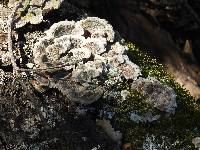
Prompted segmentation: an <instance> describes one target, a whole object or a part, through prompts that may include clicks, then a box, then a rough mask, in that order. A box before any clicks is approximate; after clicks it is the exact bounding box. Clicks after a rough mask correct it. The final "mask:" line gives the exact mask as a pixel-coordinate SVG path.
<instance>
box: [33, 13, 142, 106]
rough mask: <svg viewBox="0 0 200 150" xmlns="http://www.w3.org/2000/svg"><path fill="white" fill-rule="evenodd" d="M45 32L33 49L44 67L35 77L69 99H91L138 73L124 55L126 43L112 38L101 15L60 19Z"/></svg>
mask: <svg viewBox="0 0 200 150" xmlns="http://www.w3.org/2000/svg"><path fill="white" fill-rule="evenodd" d="M45 33H46V36H44V37H43V38H41V39H40V40H39V42H37V43H36V44H35V47H34V49H33V56H34V63H35V65H36V68H37V69H39V70H43V71H40V73H38V74H40V75H38V74H37V75H35V78H36V80H37V82H38V83H39V84H41V85H43V86H47V87H53V88H56V89H58V90H60V91H61V92H62V93H63V94H64V95H66V96H67V97H68V98H69V99H70V100H72V101H78V102H81V103H84V104H89V103H92V102H94V101H96V100H98V99H99V98H100V97H101V96H102V95H103V94H104V91H105V90H106V89H108V86H112V85H113V84H117V83H118V82H119V81H122V80H123V79H127V80H128V79H133V80H134V79H136V78H137V77H138V76H139V75H140V69H139V67H138V66H137V65H136V64H134V63H132V62H131V61H130V60H129V58H128V56H127V55H126V50H127V47H126V46H125V44H123V43H122V42H121V41H117V40H116V39H115V32H114V31H113V28H112V26H111V25H110V24H108V22H107V21H106V20H104V19H100V18H97V17H87V18H86V19H82V20H80V21H77V22H75V21H67V20H66V21H61V22H58V23H55V24H53V25H52V26H51V27H50V29H49V30H47V31H46V32H45ZM41 72H43V73H42V74H43V76H41ZM44 76H45V77H44ZM109 80H112V82H108V81H109ZM105 83H112V84H111V85H109V84H105Z"/></svg>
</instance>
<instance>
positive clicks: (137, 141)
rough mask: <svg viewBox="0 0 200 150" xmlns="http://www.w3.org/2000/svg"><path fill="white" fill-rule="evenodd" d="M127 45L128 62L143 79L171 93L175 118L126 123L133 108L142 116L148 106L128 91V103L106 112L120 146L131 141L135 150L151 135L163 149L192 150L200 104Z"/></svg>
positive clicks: (199, 125)
mask: <svg viewBox="0 0 200 150" xmlns="http://www.w3.org/2000/svg"><path fill="white" fill-rule="evenodd" d="M127 46H128V48H129V51H128V55H129V56H130V59H131V61H132V62H134V63H135V64H137V65H138V66H139V67H140V68H141V70H142V76H143V77H147V76H150V77H154V78H156V79H157V80H159V81H160V82H162V83H163V84H166V85H168V86H170V87H172V88H173V89H174V90H175V92H176V94H177V98H176V101H177V105H178V106H177V109H176V113H175V115H171V116H167V115H166V114H164V113H163V114H162V112H160V113H161V118H160V119H159V120H157V121H155V122H153V123H134V122H133V121H131V120H130V117H129V114H130V112H131V111H132V110H136V109H137V110H138V111H139V112H140V113H143V112H144V111H145V110H146V109H149V108H151V106H149V105H148V104H146V103H145V102H144V99H145V97H144V96H143V95H141V94H140V93H138V92H137V91H134V90H133V89H131V94H130V96H129V97H128V100H126V101H124V102H122V103H120V104H119V103H118V104H112V105H109V109H110V110H111V111H113V112H114V113H115V115H114V117H113V118H112V119H111V121H112V123H113V126H114V127H115V129H116V130H120V131H121V132H122V133H123V143H127V142H131V143H133V145H135V147H137V148H138V149H139V148H142V147H143V142H144V140H145V138H146V136H147V135H153V136H154V141H153V142H154V143H157V144H162V143H163V142H164V143H165V147H163V149H166V148H167V149H187V150H188V149H194V145H193V144H192V139H193V138H194V137H197V136H200V121H199V118H200V105H199V104H198V103H196V101H195V100H194V98H193V97H192V96H191V95H190V94H189V92H188V91H186V90H185V89H183V88H182V87H181V86H180V85H179V84H178V83H176V82H175V80H174V79H173V78H172V77H171V76H170V75H169V74H168V73H166V72H165V71H164V68H163V66H162V65H161V64H159V63H157V61H156V60H155V59H152V58H151V57H150V56H148V55H147V54H144V53H143V52H141V50H139V49H138V48H136V46H135V45H133V44H131V43H128V44H127ZM119 87H120V88H121V89H122V90H123V89H127V88H129V86H128V83H127V84H126V83H123V84H122V85H119ZM129 90H130V89H129Z"/></svg>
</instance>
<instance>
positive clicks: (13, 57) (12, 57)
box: [8, 2, 22, 76]
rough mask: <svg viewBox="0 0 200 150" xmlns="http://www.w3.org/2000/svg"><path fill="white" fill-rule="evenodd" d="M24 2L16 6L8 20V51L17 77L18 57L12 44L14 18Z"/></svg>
mask: <svg viewBox="0 0 200 150" xmlns="http://www.w3.org/2000/svg"><path fill="white" fill-rule="evenodd" d="M21 4H22V2H18V3H17V4H16V6H15V8H14V9H13V12H12V13H11V15H10V16H9V19H8V51H9V52H10V53H11V63H12V66H13V75H14V76H16V75H17V71H18V69H19V68H18V66H17V63H16V57H15V55H14V52H13V43H12V27H13V23H14V20H15V19H14V17H15V15H16V11H17V9H18V8H19V7H20V6H21Z"/></svg>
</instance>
